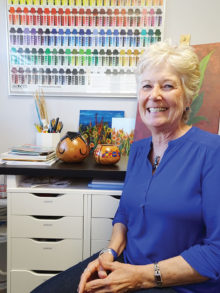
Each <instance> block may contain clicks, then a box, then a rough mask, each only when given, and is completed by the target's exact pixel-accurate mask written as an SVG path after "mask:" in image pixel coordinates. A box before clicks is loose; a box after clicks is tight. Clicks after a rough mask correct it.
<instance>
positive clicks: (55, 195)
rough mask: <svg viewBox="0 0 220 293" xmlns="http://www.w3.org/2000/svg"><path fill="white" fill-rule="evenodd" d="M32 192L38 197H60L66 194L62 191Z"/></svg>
mask: <svg viewBox="0 0 220 293" xmlns="http://www.w3.org/2000/svg"><path fill="white" fill-rule="evenodd" d="M31 194H33V195H34V196H37V197H60V196H63V195H64V194H60V193H31Z"/></svg>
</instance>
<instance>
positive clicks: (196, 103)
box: [187, 50, 214, 125]
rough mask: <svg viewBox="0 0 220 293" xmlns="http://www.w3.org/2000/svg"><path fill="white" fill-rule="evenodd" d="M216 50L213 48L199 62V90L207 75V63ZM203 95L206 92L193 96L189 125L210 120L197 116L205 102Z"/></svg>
mask: <svg viewBox="0 0 220 293" xmlns="http://www.w3.org/2000/svg"><path fill="white" fill-rule="evenodd" d="M213 52H214V50H212V51H211V52H210V53H209V54H208V55H206V56H205V57H204V58H203V59H202V60H201V61H200V64H199V69H200V82H199V90H200V89H201V87H202V84H203V80H204V76H205V71H206V68H207V65H208V63H209V60H210V58H211V56H212V54H213ZM203 97H204V93H199V94H198V95H197V96H195V97H194V98H193V102H192V104H191V107H190V108H191V111H190V115H189V119H188V121H187V124H188V125H191V124H195V123H198V122H200V121H208V119H207V118H206V117H204V116H196V114H197V113H198V112H199V110H200V108H201V106H202V104H203Z"/></svg>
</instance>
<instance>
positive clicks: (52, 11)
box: [7, 0, 165, 97]
mask: <svg viewBox="0 0 220 293" xmlns="http://www.w3.org/2000/svg"><path fill="white" fill-rule="evenodd" d="M7 11H8V44H9V46H8V48H9V50H8V55H9V82H10V85H9V88H10V93H11V94H15V95H16V94H32V93H33V92H35V91H36V89H37V88H38V87H42V88H43V89H44V92H45V94H48V95H54V94H56V95H60V94H61V93H62V95H77V96H80V95H85V96H94V95H95V96H99V95H100V96H122V97H123V96H124V97H129V96H131V97H134V96H135V92H136V85H135V77H134V70H135V67H136V65H137V62H138V60H139V57H140V55H141V54H142V52H143V50H144V48H145V47H147V46H149V45H150V44H152V43H155V42H158V41H160V40H162V39H163V30H164V11H165V0H8V5H7Z"/></svg>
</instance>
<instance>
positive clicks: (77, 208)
mask: <svg viewBox="0 0 220 293" xmlns="http://www.w3.org/2000/svg"><path fill="white" fill-rule="evenodd" d="M9 196H10V197H11V213H12V214H14V215H39V216H40V215H47V216H83V196H82V195H81V194H80V195H71V194H59V195H57V196H53V194H42V193H39V194H37V193H14V192H12V193H9Z"/></svg>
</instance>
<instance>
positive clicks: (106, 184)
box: [88, 179, 124, 190]
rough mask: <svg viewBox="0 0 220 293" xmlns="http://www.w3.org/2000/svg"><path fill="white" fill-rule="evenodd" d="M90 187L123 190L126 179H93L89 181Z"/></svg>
mask: <svg viewBox="0 0 220 293" xmlns="http://www.w3.org/2000/svg"><path fill="white" fill-rule="evenodd" d="M88 187H89V188H93V189H110V190H122V189H123V187H124V181H121V180H108V179H93V180H92V181H91V182H89V184H88Z"/></svg>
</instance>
